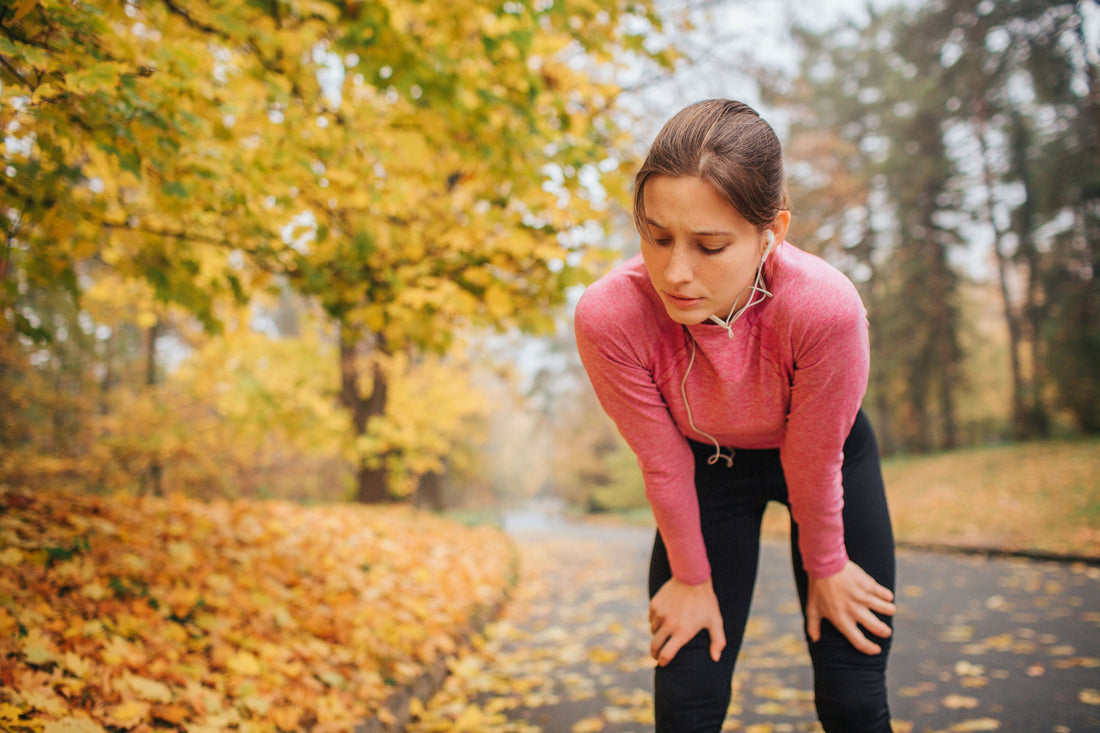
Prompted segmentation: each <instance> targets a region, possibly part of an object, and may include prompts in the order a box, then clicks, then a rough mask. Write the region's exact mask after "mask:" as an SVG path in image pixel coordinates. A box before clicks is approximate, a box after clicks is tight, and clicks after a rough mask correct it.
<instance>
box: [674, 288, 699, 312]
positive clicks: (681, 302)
mask: <svg viewBox="0 0 1100 733" xmlns="http://www.w3.org/2000/svg"><path fill="white" fill-rule="evenodd" d="M665 297H666V298H668V301H669V302H670V303H672V304H673V305H674V306H676V307H678V308H692V307H694V306H696V305H698V304H699V303H702V302H703V299H702V298H689V297H687V296H685V295H675V294H674V293H670V292H668V291H665Z"/></svg>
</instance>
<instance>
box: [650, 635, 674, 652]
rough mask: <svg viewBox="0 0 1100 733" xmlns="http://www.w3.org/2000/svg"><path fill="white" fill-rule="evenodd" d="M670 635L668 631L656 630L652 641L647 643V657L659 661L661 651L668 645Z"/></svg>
mask: <svg viewBox="0 0 1100 733" xmlns="http://www.w3.org/2000/svg"><path fill="white" fill-rule="evenodd" d="M670 636H671V634H669V633H668V631H663V630H661V629H658V630H657V631H656V632H655V633H654V634H653V639H652V640H651V641H650V642H649V655H650V656H651V657H653V658H654V659H659V657H660V653H661V649H662V648H663V647H664V646H665V645H666V644H667V643H668V639H669V637H670Z"/></svg>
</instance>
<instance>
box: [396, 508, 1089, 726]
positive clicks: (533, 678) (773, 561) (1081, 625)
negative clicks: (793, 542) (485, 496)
mask: <svg viewBox="0 0 1100 733" xmlns="http://www.w3.org/2000/svg"><path fill="white" fill-rule="evenodd" d="M506 529H508V531H509V532H510V534H512V536H513V537H514V538H515V540H516V542H517V544H518V546H519V547H520V551H521V556H522V563H523V570H522V573H521V580H520V583H519V586H518V587H517V590H516V593H515V597H514V599H513V601H512V603H510V604H509V607H508V610H507V611H506V612H505V615H504V616H503V618H502V619H501V620H500V622H498V623H496V624H493V625H492V626H490V627H489V629H488V630H487V632H486V638H485V643H484V644H483V645H482V647H481V648H480V650H479V651H478V653H477V654H476V655H474V657H473V658H471V659H467V660H465V661H464V662H462V663H461V664H460V665H459V667H458V668H457V669H456V670H455V673H454V674H453V675H452V677H454V679H453V680H449V681H448V686H449V691H446V692H444V693H443V694H441V695H440V696H437V698H436V699H434V700H433V701H432V702H430V703H429V704H428V705H427V710H426V712H425V719H424V721H423V722H421V723H420V725H421V727H420V728H417V727H415V725H414V726H413V727H412V728H411V729H410V730H413V731H416V730H431V729H435V730H442V729H446V726H447V725H448V724H447V723H440V719H441V718H440V716H445V715H446V714H447V712H446V711H447V710H448V709H449V710H450V711H451V713H450V714H451V716H452V720H453V719H454V716H455V715H457V713H455V712H454V711H455V710H458V709H459V708H461V705H462V704H464V705H465V708H463V714H464V715H466V716H467V721H476V720H478V718H477V715H483V716H484V718H483V720H484V724H483V725H481V728H482V729H484V730H514V731H545V732H546V733H586V732H587V733H596V732H598V731H606V732H608V733H627V732H628V731H647V730H652V712H651V692H652V668H653V662H652V660H651V659H650V658H649V656H648V644H649V634H648V628H647V626H648V625H647V622H646V603H647V600H646V596H645V578H646V568H647V562H648V555H649V550H650V546H651V544H652V539H653V534H652V530H648V529H644V528H636V527H623V526H607V525H600V524H576V523H569V522H565V521H547V520H546V519H545V518H541V517H538V516H534V515H532V516H524V515H515V516H513V517H511V518H510V521H509V522H508V523H507V525H506ZM888 683H889V688H890V705H891V711H892V713H893V717H894V729H895V731H899V732H900V731H919V732H923V731H987V730H999V731H1012V732H1015V731H1021V732H1025V733H1027V732H1031V731H1036V732H1038V731H1049V732H1056V733H1067V732H1074V733H1076V732H1078V731H1081V732H1083V731H1098V730H1100V568H1098V567H1096V566H1095V565H1088V564H1083V563H1076V564H1063V563H1056V562H1047V561H1034V560H1025V559H1016V558H1010V557H990V556H974V555H963V554H955V553H950V552H921V551H914V550H906V549H902V550H899V553H898V614H897V616H896V618H895V635H894V647H893V652H892V655H891V659H890V666H889V671H888ZM733 688H734V689H733V703H732V704H731V707H730V713H729V716H728V718H727V722H726V726H725V728H724V730H735V731H736V730H745V731H750V732H752V733H768V732H769V731H776V732H778V731H814V730H819V727H818V725H817V723H816V716H815V714H814V710H813V696H812V692H811V690H812V677H811V673H810V666H809V658H808V656H807V654H806V650H805V643H804V640H803V636H802V621H801V614H800V612H799V608H798V602H797V597H796V595H795V591H794V584H793V580H792V576H791V570H790V553H789V550H788V548H787V545H786V543H784V542H781V541H767V542H765V543H764V545H763V547H762V550H761V557H760V572H759V580H758V584H757V588H756V593H755V595H754V598H753V610H752V615H751V617H750V623H749V627H748V630H747V633H746V638H745V642H744V646H743V648H742V653H741V656H740V659H739V662H738V667H737V671H736V673H735V676H734V682H733ZM463 699H464V700H465V703H462V704H460V703H458V702H456V700H463ZM433 706H434V708H435V709H434V710H433ZM478 706H480V707H478ZM433 715H435V716H437V717H436V719H435V723H434V726H435V727H434V728H433V727H432V723H431V719H432V716H433ZM471 716H473V717H471ZM493 720H495V721H496V722H495V723H491V721H493ZM503 721H507V722H503ZM461 728H462V726H461V725H459V724H457V723H453V729H455V730H457V729H461ZM471 729H475V730H476V729H478V725H477V724H476V723H473V724H472V725H471Z"/></svg>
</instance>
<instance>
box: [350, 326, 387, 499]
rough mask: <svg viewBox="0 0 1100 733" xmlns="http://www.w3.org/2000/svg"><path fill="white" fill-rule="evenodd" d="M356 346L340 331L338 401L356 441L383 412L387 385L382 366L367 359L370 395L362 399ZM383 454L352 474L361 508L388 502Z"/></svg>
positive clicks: (364, 460)
mask: <svg viewBox="0 0 1100 733" xmlns="http://www.w3.org/2000/svg"><path fill="white" fill-rule="evenodd" d="M356 347H357V342H355V341H353V340H352V338H351V336H349V334H347V333H345V332H344V329H341V330H340V382H341V384H340V401H341V403H343V405H344V406H345V407H346V408H347V409H348V410H349V411H350V412H351V422H352V427H353V429H354V434H355V437H356V438H360V437H362V436H364V435H366V434H367V428H368V427H369V425H370V421H371V419H372V418H375V417H381V416H382V415H384V414H385V412H386V398H387V393H388V385H387V383H386V373H385V369H383V366H382V362H381V360H380V359H378V358H371V360H370V361H371V377H372V387H371V393H370V394H369V395H367V396H364V395H363V394H362V393H361V392H360V390H359V376H360V374H361V367H360V364H359V361H360V360H359V354H358V349H357V348H356ZM375 350H376V354H375V355H374V356H375V357H377V356H378V355H379V354H384V353H385V352H384V350H383V349H382V340H381V337H377V338H376V341H375ZM387 457H388V456H387V455H386V454H382V455H380V456H373V458H374V459H375V460H373V461H372V460H370V458H371V457H368V456H363V457H361V458H360V459H359V465H358V466H357V467H356V471H355V483H356V490H355V499H356V501H359V502H361V503H364V504H381V503H384V502H388V501H391V500H392V497H391V495H390V491H389V480H388V476H387V471H386V463H387V461H386V459H387Z"/></svg>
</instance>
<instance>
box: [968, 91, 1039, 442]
mask: <svg viewBox="0 0 1100 733" xmlns="http://www.w3.org/2000/svg"><path fill="white" fill-rule="evenodd" d="M979 105H980V106H979V107H978V109H977V114H978V122H979V128H978V144H979V146H980V149H981V165H982V183H983V185H984V186H985V205H984V206H983V207H982V218H983V219H985V223H986V224H987V225H989V228H990V229H991V230H992V231H993V256H994V258H995V259H996V261H997V281H998V284H999V285H1000V291H1001V306H1002V308H1003V310H1004V317H1005V326H1006V328H1007V329H1008V361H1009V368H1010V370H1011V374H1012V395H1011V400H1012V437H1013V438H1015V439H1017V440H1025V439H1026V438H1027V437H1028V435H1027V432H1028V431H1027V417H1026V415H1027V407H1026V400H1025V398H1024V375H1023V369H1022V367H1021V365H1020V345H1021V344H1020V342H1021V340H1022V338H1023V329H1022V328H1021V326H1020V318H1019V316H1018V315H1017V313H1016V309H1015V307H1014V304H1013V302H1012V294H1011V293H1010V292H1009V288H1008V271H1009V266H1010V263H1009V257H1008V254H1006V253H1005V251H1004V247H1003V244H1002V242H1003V239H1004V235H1005V234H1006V233H1007V232H1004V231H1002V230H1001V228H1000V227H998V226H997V221H996V218H995V217H994V216H993V174H992V173H991V172H990V170H989V146H988V144H987V143H986V129H985V128H986V118H987V115H986V111H985V105H984V104H981V103H979Z"/></svg>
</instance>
